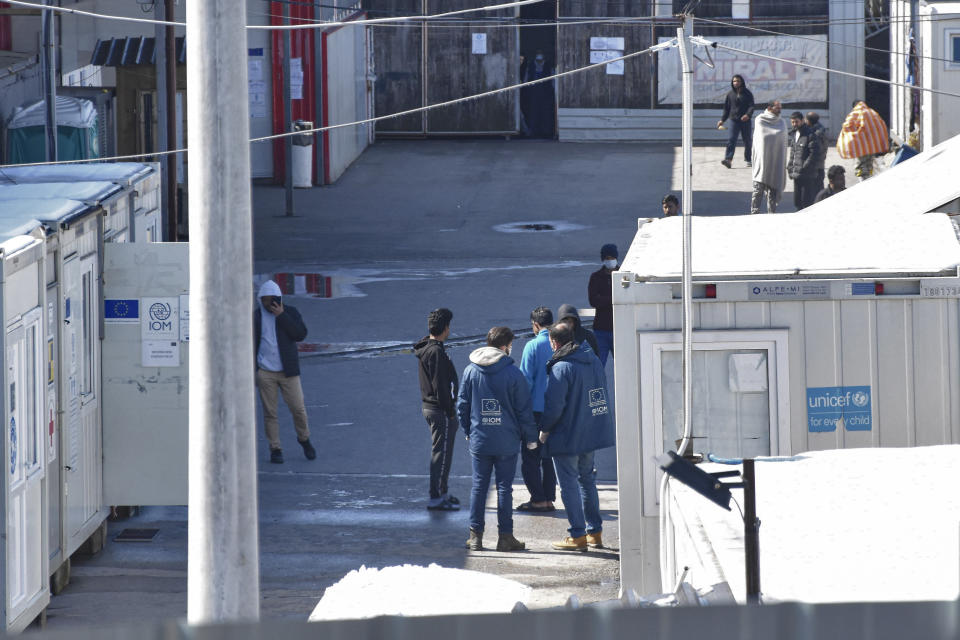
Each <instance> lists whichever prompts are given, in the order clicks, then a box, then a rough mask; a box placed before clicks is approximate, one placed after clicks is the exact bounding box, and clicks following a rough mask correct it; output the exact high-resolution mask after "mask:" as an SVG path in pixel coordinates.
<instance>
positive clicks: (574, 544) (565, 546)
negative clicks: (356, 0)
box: [552, 536, 587, 551]
mask: <svg viewBox="0 0 960 640" xmlns="http://www.w3.org/2000/svg"><path fill="white" fill-rule="evenodd" d="M552 546H553V548H554V549H556V550H558V551H586V550H587V536H580V537H579V538H571V537H570V536H567V537H566V538H564V539H563V540H561V541H560V542H554V543H553V545H552Z"/></svg>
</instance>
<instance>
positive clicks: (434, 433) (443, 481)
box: [422, 405, 457, 499]
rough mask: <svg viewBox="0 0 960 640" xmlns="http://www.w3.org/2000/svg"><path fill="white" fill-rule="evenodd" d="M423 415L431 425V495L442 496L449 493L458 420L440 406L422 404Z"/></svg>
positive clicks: (433, 496)
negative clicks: (451, 417) (448, 415)
mask: <svg viewBox="0 0 960 640" xmlns="http://www.w3.org/2000/svg"><path fill="white" fill-rule="evenodd" d="M422 411H423V417H424V419H426V421H427V426H428V427H430V439H431V443H432V444H431V448H430V497H431V498H433V499H438V498H442V497H443V496H445V495H446V493H447V480H449V478H450V465H451V463H452V462H453V443H454V436H455V435H456V433H457V421H456V420H452V419H450V418H448V417H447V415H446V414H445V413H444V412H443V411H442V410H441V409H440V408H439V407H431V406H428V405H423V406H422Z"/></svg>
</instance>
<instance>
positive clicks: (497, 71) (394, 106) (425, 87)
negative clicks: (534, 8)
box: [365, 0, 520, 135]
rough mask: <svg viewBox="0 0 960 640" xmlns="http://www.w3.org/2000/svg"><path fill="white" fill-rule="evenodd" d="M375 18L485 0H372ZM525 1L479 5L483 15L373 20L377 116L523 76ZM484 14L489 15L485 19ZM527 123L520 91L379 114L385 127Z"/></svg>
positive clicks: (473, 130)
mask: <svg viewBox="0 0 960 640" xmlns="http://www.w3.org/2000/svg"><path fill="white" fill-rule="evenodd" d="M365 6H368V7H369V12H370V16H371V17H372V18H376V17H381V16H392V15H418V14H419V15H435V14H439V13H446V12H449V11H457V10H460V9H469V8H472V7H479V6H483V3H481V2H477V0H372V1H371V2H370V3H368V4H366V5H365ZM518 16H519V13H518V9H517V8H516V7H513V8H510V9H501V10H499V11H496V12H492V11H489V12H480V11H478V12H476V13H471V14H465V15H464V16H462V17H467V18H471V19H476V20H477V22H470V23H463V22H455V23H454V22H444V21H443V20H442V19H440V20H436V21H433V22H426V21H420V22H419V23H417V22H409V23H404V24H403V25H402V26H398V25H395V24H390V25H384V26H371V27H368V28H369V29H370V31H371V34H372V39H373V51H374V67H375V70H376V90H375V92H374V96H375V99H374V105H375V109H376V115H377V116H384V115H389V114H393V113H399V112H401V111H406V110H409V109H415V108H419V107H424V106H427V105H432V104H438V103H441V102H446V101H449V100H454V99H457V98H463V97H466V96H470V95H475V94H479V93H484V92H486V91H491V90H494V89H500V88H503V87H507V86H510V85H514V84H516V83H517V82H518V81H519V76H520V35H519V29H518ZM481 19H482V20H481ZM518 130H519V100H518V92H517V91H505V92H503V93H499V94H496V95H493V96H489V97H486V98H481V99H478V100H470V101H467V102H463V103H460V104H457V105H453V106H450V107H443V108H440V109H432V110H429V111H421V112H419V113H414V114H409V115H406V116H402V117H398V118H390V119H387V120H381V121H379V122H377V129H376V131H377V134H378V135H471V134H474V135H476V134H490V135H511V134H515V133H517V132H518Z"/></svg>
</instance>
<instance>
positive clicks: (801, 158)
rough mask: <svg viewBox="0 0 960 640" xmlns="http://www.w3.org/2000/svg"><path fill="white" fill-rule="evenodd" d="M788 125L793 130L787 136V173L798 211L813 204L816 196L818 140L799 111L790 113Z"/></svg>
mask: <svg viewBox="0 0 960 640" xmlns="http://www.w3.org/2000/svg"><path fill="white" fill-rule="evenodd" d="M790 125H791V126H792V127H793V130H792V131H791V132H790V135H789V136H788V142H789V144H790V161H789V162H788V163H787V175H788V176H790V178H791V179H792V180H793V205H794V206H795V207H796V208H797V211H800V210H801V209H804V208H806V207H809V206H810V205H811V204H813V200H814V198H816V197H817V160H818V158H819V157H820V142H819V140H818V139H817V135H816V134H815V133H814V132H813V129H811V128H810V127H808V126H807V124H806V122H804V119H803V114H802V113H800V112H799V111H794V112H793V113H791V114H790Z"/></svg>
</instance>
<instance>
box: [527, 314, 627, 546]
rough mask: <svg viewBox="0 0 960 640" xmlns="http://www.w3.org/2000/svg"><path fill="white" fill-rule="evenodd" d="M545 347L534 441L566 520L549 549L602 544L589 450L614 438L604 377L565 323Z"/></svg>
mask: <svg viewBox="0 0 960 640" xmlns="http://www.w3.org/2000/svg"><path fill="white" fill-rule="evenodd" d="M550 346H552V347H553V351H554V352H553V358H551V359H550V362H549V363H547V392H546V395H545V397H544V404H543V421H542V423H541V427H540V442H542V443H544V445H545V447H546V450H547V453H548V454H549V455H550V456H552V457H553V463H554V466H555V467H556V470H557V480H558V481H559V483H560V497H561V498H562V499H563V506H564V508H565V509H566V511H567V520H568V521H569V523H570V528H569V529H568V531H569V532H570V535H569V536H567V537H566V538H564V539H563V540H561V541H560V542H554V543H553V548H554V549H559V550H561V551H586V550H587V547H588V546H591V547H597V548H599V547H602V546H603V541H602V539H601V532H602V531H603V522H602V520H601V519H600V497H599V496H598V494H597V482H596V479H597V470H596V469H595V468H594V466H593V454H594V452H595V451H596V450H597V449H605V448H606V447H612V446H613V445H614V444H615V443H616V434H615V432H614V427H613V419H612V416H611V415H610V405H609V404H608V403H607V381H606V376H605V375H604V373H603V365H601V364H600V360H599V359H598V358H597V357H596V356H595V355H593V354H592V353H588V352H586V351H584V350H583V348H582V347H581V346H580V345H579V344H577V342H576V340H574V337H573V331H572V329H571V328H570V327H569V326H568V325H566V324H563V323H559V322H558V323H557V324H555V325H553V327H552V328H551V329H550Z"/></svg>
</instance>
